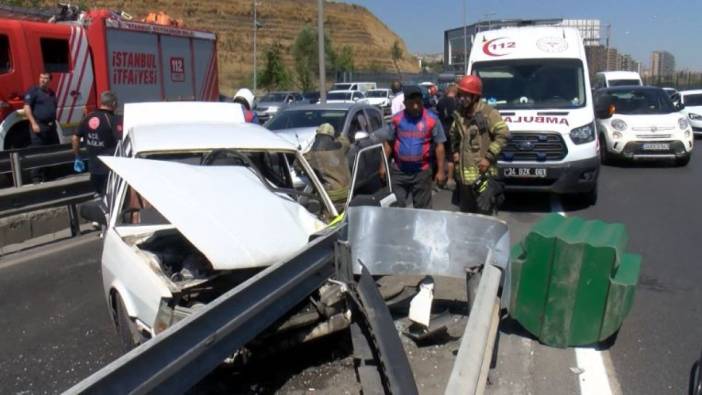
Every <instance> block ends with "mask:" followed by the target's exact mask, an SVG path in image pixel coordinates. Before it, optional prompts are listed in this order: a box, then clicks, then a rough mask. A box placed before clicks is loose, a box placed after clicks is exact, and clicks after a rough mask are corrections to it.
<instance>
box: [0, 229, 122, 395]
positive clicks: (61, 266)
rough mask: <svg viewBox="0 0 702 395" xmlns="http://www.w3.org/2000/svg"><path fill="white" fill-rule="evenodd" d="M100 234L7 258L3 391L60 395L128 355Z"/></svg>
mask: <svg viewBox="0 0 702 395" xmlns="http://www.w3.org/2000/svg"><path fill="white" fill-rule="evenodd" d="M95 236H96V235H95V234H91V235H88V236H83V237H82V239H81V240H71V241H69V242H64V243H60V244H58V245H53V246H49V247H48V248H43V249H40V250H39V251H32V252H31V253H30V254H23V255H22V256H19V257H4V258H3V259H2V260H0V350H1V351H0V354H2V357H0V393H12V394H40V393H57V392H61V391H63V390H66V389H68V388H69V387H70V386H71V385H73V384H75V383H77V382H78V381H80V380H82V379H83V378H84V377H86V376H88V375H89V374H90V373H92V372H94V371H96V370H98V369H99V368H101V367H102V366H104V365H105V364H107V363H108V362H111V361H112V360H114V359H115V358H116V357H118V356H119V355H120V353H121V350H120V347H119V343H118V339H117V338H116V337H115V335H114V329H113V327H112V324H111V323H110V320H109V317H108V313H107V309H106V304H105V301H104V298H103V297H102V280H101V278H100V265H99V260H98V254H99V251H100V243H99V242H100V241H99V240H98V239H97V238H96V237H95Z"/></svg>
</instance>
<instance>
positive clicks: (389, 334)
mask: <svg viewBox="0 0 702 395" xmlns="http://www.w3.org/2000/svg"><path fill="white" fill-rule="evenodd" d="M359 264H360V265H361V268H362V269H361V277H360V279H359V280H358V283H357V285H356V287H355V289H354V291H355V292H350V296H351V298H350V299H351V300H352V301H353V302H354V304H355V305H356V306H355V308H356V309H357V311H358V312H359V313H360V314H359V315H358V316H357V317H358V318H361V319H362V320H363V325H364V326H360V325H359V329H361V332H363V335H364V336H365V337H366V339H367V344H368V346H369V347H370V348H371V353H372V354H373V358H374V360H375V362H376V365H375V366H376V368H377V369H376V370H377V371H378V374H379V375H380V378H381V380H382V384H383V387H384V390H385V392H386V393H390V394H403V395H404V394H407V395H413V394H417V393H418V392H417V384H416V383H415V380H414V375H413V373H412V368H411V367H410V363H409V360H408V359H407V354H405V350H404V348H403V347H402V341H401V340H400V336H399V335H398V333H397V329H395V323H394V322H393V320H392V316H391V315H390V310H389V309H388V307H387V305H386V304H385V301H384V300H383V297H382V295H381V294H380V291H378V287H377V285H376V284H375V281H373V277H371V275H370V273H369V272H368V270H367V269H366V268H365V266H363V262H359ZM354 293H355V294H357V295H353V294H354ZM356 296H357V297H356ZM356 324H360V323H359V322H358V321H357V322H356ZM353 328H354V327H353V325H352V341H354V337H356V340H355V341H354V350H355V352H356V353H358V354H359V355H360V356H362V358H364V359H363V360H362V362H363V363H362V364H361V365H360V366H359V367H360V369H357V371H358V372H359V377H360V378H361V379H362V380H365V383H364V382H363V381H362V382H361V384H362V385H364V384H366V385H372V383H374V382H376V381H377V380H376V379H375V378H374V376H373V375H372V374H370V373H369V372H367V369H368V368H369V367H370V366H372V365H369V364H368V363H367V362H368V359H367V357H366V356H367V355H368V351H367V350H364V349H361V347H362V346H363V342H362V341H360V339H359V338H358V336H360V335H359V334H358V329H353ZM354 331H355V335H354ZM357 346H358V347H359V350H358V351H356V347H357ZM364 377H365V378H364ZM363 390H364V393H375V392H374V391H377V388H375V389H373V388H372V387H370V388H368V389H366V387H365V385H364V387H363ZM369 391H370V392H369Z"/></svg>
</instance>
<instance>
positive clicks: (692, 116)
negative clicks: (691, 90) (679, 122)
mask: <svg viewBox="0 0 702 395" xmlns="http://www.w3.org/2000/svg"><path fill="white" fill-rule="evenodd" d="M687 117H688V118H690V119H691V120H693V121H702V115H700V114H695V113H689V114H687Z"/></svg>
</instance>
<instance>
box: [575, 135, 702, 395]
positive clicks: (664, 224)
mask: <svg viewBox="0 0 702 395" xmlns="http://www.w3.org/2000/svg"><path fill="white" fill-rule="evenodd" d="M697 142H698V143H699V142H700V141H699V140H698V141H697ZM700 180H702V152H700V151H699V150H697V151H694V155H693V158H692V161H691V162H690V164H689V165H688V166H687V167H684V168H676V167H663V166H653V165H645V166H626V167H605V168H604V169H603V174H602V178H601V183H600V200H599V202H598V204H597V205H596V206H594V207H590V208H587V209H584V210H575V211H573V212H572V214H573V215H581V216H583V217H585V218H590V219H594V218H599V219H604V220H606V221H610V222H620V223H623V224H626V226H627V228H628V230H629V237H630V242H629V248H628V250H629V251H630V252H634V253H638V254H641V255H642V258H643V259H642V270H641V277H640V281H639V287H638V291H637V295H636V301H635V304H634V308H633V311H632V313H631V314H630V316H629V318H628V319H627V320H626V321H625V322H624V325H623V327H622V329H621V331H620V333H619V336H618V338H617V341H616V343H615V344H614V346H613V347H612V349H611V350H610V354H611V356H612V360H613V362H614V368H615V371H616V373H617V376H618V378H619V381H620V383H621V385H622V388H623V389H624V392H625V393H627V394H681V393H686V391H687V385H688V380H689V373H690V369H691V367H692V364H693V363H694V360H695V358H699V355H700V350H701V349H702V267H700V264H701V263H702V243H701V241H702V238H701V237H700V234H698V232H700V231H701V230H702V215H700V211H699V204H698V202H699V196H702V182H700Z"/></svg>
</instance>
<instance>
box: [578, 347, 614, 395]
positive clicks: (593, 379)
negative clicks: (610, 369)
mask: <svg viewBox="0 0 702 395" xmlns="http://www.w3.org/2000/svg"><path fill="white" fill-rule="evenodd" d="M602 354H603V353H602V352H601V351H598V350H595V349H594V348H582V347H581V348H576V349H575V360H576V361H577V363H578V367H579V368H580V369H582V370H583V372H582V373H581V374H580V375H579V376H578V381H579V382H580V393H581V394H582V395H590V394H593V395H609V394H612V387H611V386H610V385H609V375H608V374H607V369H606V368H605V364H604V361H603V356H602Z"/></svg>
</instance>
